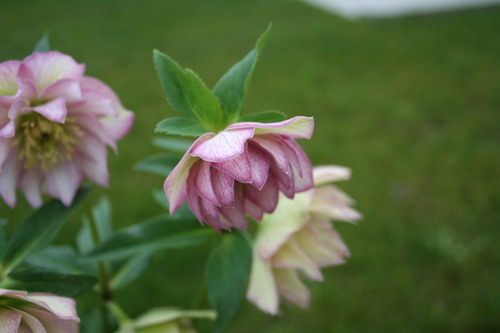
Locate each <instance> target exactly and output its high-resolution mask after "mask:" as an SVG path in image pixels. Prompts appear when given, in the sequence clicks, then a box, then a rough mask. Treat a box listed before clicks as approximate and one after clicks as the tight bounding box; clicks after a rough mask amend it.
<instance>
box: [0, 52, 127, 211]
mask: <svg viewBox="0 0 500 333" xmlns="http://www.w3.org/2000/svg"><path fill="white" fill-rule="evenodd" d="M84 71H85V66H84V65H83V64H78V63H77V62H75V60H73V58H71V57H70V56H68V55H64V54H62V53H59V52H55V51H53V52H43V53H34V54H32V55H31V56H29V57H27V58H26V59H24V60H23V61H6V62H3V63H0V195H1V196H2V198H3V199H4V201H5V202H6V203H7V204H8V205H9V206H14V205H15V204H16V195H15V191H16V188H17V187H19V188H20V189H21V190H22V191H23V193H24V195H25V196H26V199H27V200H28V202H29V203H30V204H31V205H32V206H33V207H38V206H40V205H41V204H42V198H41V193H47V194H49V195H51V196H53V197H55V198H58V199H60V200H61V201H62V202H63V203H64V204H65V205H69V204H70V203H71V201H72V199H73V196H74V194H75V192H76V189H77V188H78V187H79V185H80V184H81V183H82V182H83V180H84V179H86V178H89V179H91V180H93V181H94V182H95V183H96V184H98V185H100V186H107V184H108V170H107V153H106V145H110V146H111V147H113V148H114V149H116V141H117V140H118V139H120V138H121V137H123V136H124V135H125V134H126V133H127V132H128V131H129V129H130V128H131V126H132V123H133V119H134V117H133V114H132V113H131V112H129V111H127V110H125V109H124V108H123V106H122V105H121V103H120V100H119V99H118V97H117V96H116V94H115V93H114V92H113V91H112V90H111V88H109V87H108V86H107V85H106V84H104V83H103V82H101V81H99V80H97V79H94V78H91V77H86V76H84V75H83V74H84Z"/></svg>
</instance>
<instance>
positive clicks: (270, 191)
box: [243, 178, 279, 213]
mask: <svg viewBox="0 0 500 333" xmlns="http://www.w3.org/2000/svg"><path fill="white" fill-rule="evenodd" d="M243 189H244V193H245V197H246V198H248V199H249V200H250V201H252V202H253V203H254V204H255V205H256V206H258V207H260V209H262V210H263V211H264V212H266V213H272V212H273V211H274V210H275V209H276V205H277V204H278V197H279V192H278V185H277V184H276V181H275V180H274V179H273V178H268V180H267V182H266V185H264V187H263V188H262V190H260V191H259V190H258V189H256V188H255V187H253V186H252V185H249V184H245V185H244V186H243Z"/></svg>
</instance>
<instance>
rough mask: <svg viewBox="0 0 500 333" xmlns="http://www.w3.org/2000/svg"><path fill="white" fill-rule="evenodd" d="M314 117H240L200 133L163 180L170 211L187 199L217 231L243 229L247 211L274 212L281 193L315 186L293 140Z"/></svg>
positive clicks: (306, 133)
mask: <svg viewBox="0 0 500 333" xmlns="http://www.w3.org/2000/svg"><path fill="white" fill-rule="evenodd" d="M313 128H314V122H313V119H312V118H308V117H295V118H291V119H288V120H285V121H282V122H278V123H266V124H265V123H254V122H242V123H235V124H232V125H230V126H228V127H227V128H226V129H225V130H223V131H222V132H219V133H218V134H213V133H208V134H205V135H203V136H201V137H200V138H198V139H197V140H196V141H195V142H194V143H193V144H192V145H191V147H190V148H189V149H188V151H187V152H186V154H185V155H184V156H183V157H182V159H181V161H180V162H179V164H178V165H177V166H176V167H175V169H174V170H173V171H172V172H171V173H170V175H169V176H168V178H167V179H166V180H165V184H164V189H165V193H166V195H167V197H168V199H169V201H170V213H171V214H172V213H173V212H175V211H176V210H177V209H178V208H179V207H180V206H181V204H182V203H183V202H184V201H185V200H187V201H188V205H189V208H191V210H192V211H193V213H194V214H195V215H196V216H197V217H198V220H199V221H200V222H201V223H206V224H209V225H210V226H212V227H213V228H215V229H216V230H219V231H220V230H221V229H226V230H229V229H231V228H232V227H236V228H238V229H245V228H246V227H247V220H246V218H245V215H250V216H251V217H252V218H253V219H255V220H257V221H260V220H261V219H262V216H263V214H264V213H272V212H273V211H274V209H275V208H276V205H277V204H278V197H279V192H282V193H283V194H284V195H285V196H287V197H288V198H293V197H294V195H295V193H297V192H303V191H306V190H309V189H311V188H312V186H313V182H312V168H311V163H310V162H309V159H308V158H307V156H306V154H305V153H304V151H303V150H302V148H300V146H299V145H298V144H297V143H296V142H295V141H294V139H298V138H307V139H309V138H310V137H311V135H312V132H313Z"/></svg>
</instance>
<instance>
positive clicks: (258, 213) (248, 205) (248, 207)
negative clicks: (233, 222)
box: [243, 198, 264, 221]
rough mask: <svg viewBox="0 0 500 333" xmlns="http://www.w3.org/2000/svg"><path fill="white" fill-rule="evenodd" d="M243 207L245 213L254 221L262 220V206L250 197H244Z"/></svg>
mask: <svg viewBox="0 0 500 333" xmlns="http://www.w3.org/2000/svg"><path fill="white" fill-rule="evenodd" d="M243 207H244V208H245V214H248V215H250V216H251V217H252V218H253V219H254V220H255V221H262V216H263V215H264V211H263V210H262V208H260V207H259V206H257V205H256V204H254V203H253V202H252V201H251V200H250V199H248V198H244V200H243Z"/></svg>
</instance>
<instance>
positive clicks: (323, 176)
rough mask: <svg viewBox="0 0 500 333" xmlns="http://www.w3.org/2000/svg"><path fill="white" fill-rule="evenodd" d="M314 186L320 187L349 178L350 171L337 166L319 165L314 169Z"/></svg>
mask: <svg viewBox="0 0 500 333" xmlns="http://www.w3.org/2000/svg"><path fill="white" fill-rule="evenodd" d="M313 175H314V176H313V178H314V185H315V186H321V185H323V184H326V183H331V182H336V181H339V180H348V179H349V178H351V169H349V168H346V167H343V166H338V165H321V166H316V167H314V170H313Z"/></svg>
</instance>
